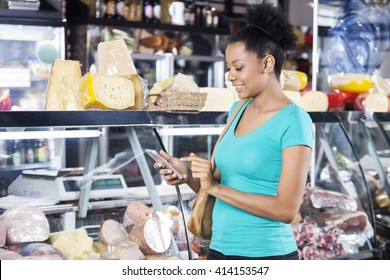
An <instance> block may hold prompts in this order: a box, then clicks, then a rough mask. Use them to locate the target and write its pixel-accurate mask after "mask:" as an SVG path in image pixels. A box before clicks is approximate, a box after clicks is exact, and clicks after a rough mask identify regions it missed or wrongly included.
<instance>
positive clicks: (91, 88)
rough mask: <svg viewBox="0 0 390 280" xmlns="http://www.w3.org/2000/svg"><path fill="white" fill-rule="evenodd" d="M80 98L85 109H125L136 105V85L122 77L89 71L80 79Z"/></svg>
mask: <svg viewBox="0 0 390 280" xmlns="http://www.w3.org/2000/svg"><path fill="white" fill-rule="evenodd" d="M79 99H80V104H82V106H83V108H85V109H87V108H100V109H112V110H124V109H127V108H129V107H131V106H134V100H135V92H134V86H133V83H132V82H131V81H130V80H128V79H125V78H122V77H118V76H110V75H105V74H98V73H96V74H92V73H87V74H85V75H84V76H83V77H82V78H81V80H80V89H79Z"/></svg>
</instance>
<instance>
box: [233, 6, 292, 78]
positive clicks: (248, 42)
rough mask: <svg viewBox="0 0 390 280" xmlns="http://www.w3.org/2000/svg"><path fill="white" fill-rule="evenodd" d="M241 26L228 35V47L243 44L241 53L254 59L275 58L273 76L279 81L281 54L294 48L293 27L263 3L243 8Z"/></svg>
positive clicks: (281, 62)
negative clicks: (252, 56) (243, 52)
mask: <svg viewBox="0 0 390 280" xmlns="http://www.w3.org/2000/svg"><path fill="white" fill-rule="evenodd" d="M245 22H246V26H244V27H242V28H241V29H239V30H238V31H237V32H236V33H235V34H234V35H232V37H231V38H230V39H229V43H230V44H232V43H242V44H244V46H245V49H246V50H247V51H248V52H251V53H254V54H256V55H257V57H258V58H263V57H264V56H265V55H267V54H271V55H272V56H273V57H274V58H275V74H276V77H277V78H278V79H279V76H280V73H281V71H282V66H283V63H284V56H285V51H287V50H290V49H294V48H295V46H296V42H297V37H296V35H295V33H294V31H293V26H292V25H291V24H290V22H289V21H288V20H287V18H286V16H285V15H283V13H282V11H281V10H280V9H278V8H277V7H275V6H274V5H273V4H271V3H269V2H267V1H263V2H262V3H261V4H253V5H249V6H247V12H246V15H245Z"/></svg>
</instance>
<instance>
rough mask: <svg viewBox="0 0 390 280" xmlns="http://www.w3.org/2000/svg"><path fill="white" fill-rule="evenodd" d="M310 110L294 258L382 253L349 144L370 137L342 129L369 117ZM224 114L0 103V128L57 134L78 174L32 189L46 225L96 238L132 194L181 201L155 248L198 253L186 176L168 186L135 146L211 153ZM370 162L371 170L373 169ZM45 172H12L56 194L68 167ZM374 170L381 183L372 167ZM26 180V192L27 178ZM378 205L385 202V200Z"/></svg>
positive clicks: (383, 240)
mask: <svg viewBox="0 0 390 280" xmlns="http://www.w3.org/2000/svg"><path fill="white" fill-rule="evenodd" d="M310 116H311V117H312V119H313V122H314V128H313V129H314V131H315V135H316V137H315V149H314V153H313V157H312V164H311V167H310V171H309V174H308V180H307V190H306V193H305V197H304V202H303V204H302V207H301V211H300V215H299V217H297V219H296V221H294V223H293V224H292V227H293V229H294V234H295V237H296V240H297V244H298V248H299V252H300V256H301V259H383V258H386V256H388V253H387V251H386V250H388V249H386V247H388V243H387V237H386V235H381V236H379V235H378V232H377V223H378V212H377V209H376V207H377V206H376V204H375V200H376V197H374V196H373V195H374V194H375V193H373V192H372V190H371V188H370V182H369V181H368V177H367V176H368V175H367V174H368V169H366V168H367V167H366V166H363V165H362V153H359V152H358V149H357V148H356V143H360V145H361V146H368V145H366V144H365V143H368V141H369V138H368V137H367V135H366V134H363V133H355V134H353V133H352V132H351V131H358V129H356V128H354V125H355V124H358V125H363V127H368V126H367V124H366V122H365V121H366V120H367V114H366V113H364V112H353V111H350V112H347V111H344V112H311V113H310ZM374 116H377V115H376V114H374ZM379 116H381V115H378V117H379ZM226 117H227V112H160V111H83V112H76V111H68V112H66V111H61V112H60V111H52V112H38V111H30V112H12V111H11V112H0V123H1V127H2V130H1V132H0V138H1V139H15V137H19V138H20V139H27V138H29V137H35V138H36V134H35V133H38V132H40V133H42V136H41V137H39V138H48V139H59V138H62V140H64V141H62V142H60V143H61V145H64V147H63V149H60V150H65V162H66V164H65V167H64V172H65V173H63V174H66V171H68V172H70V173H71V175H72V176H73V177H74V176H75V175H74V173H75V172H76V173H77V174H76V175H77V176H78V180H80V181H81V182H82V183H83V184H84V185H83V186H86V187H83V188H80V191H79V193H78V194H77V196H75V197H71V198H69V199H68V198H66V197H69V194H67V196H58V197H55V196H52V197H51V200H50V201H49V202H47V205H43V204H39V203H42V199H41V198H42V197H41V198H39V197H35V198H33V197H31V203H36V205H37V208H38V209H41V210H42V212H43V213H45V215H46V216H47V217H48V220H49V223H50V232H52V233H54V232H61V231H72V230H76V229H78V228H85V229H86V230H87V232H88V235H89V236H90V237H92V238H93V239H94V240H97V239H98V235H99V231H100V229H101V227H102V226H103V222H104V221H105V220H116V221H118V222H119V223H124V222H125V221H124V217H125V214H126V208H127V207H128V205H129V204H131V203H133V202H140V203H144V204H146V205H149V206H150V207H151V208H153V209H154V211H161V212H165V213H166V209H167V208H169V207H175V209H178V210H179V211H180V214H178V216H177V217H176V218H178V217H181V218H180V219H179V224H180V226H179V228H180V230H179V231H176V230H175V231H173V230H172V229H171V234H172V242H171V245H170V247H169V249H168V250H167V251H166V252H165V253H164V254H167V255H170V256H176V257H177V258H180V259H194V258H198V257H199V256H200V255H201V254H202V252H201V251H202V250H200V251H199V250H195V251H196V252H193V249H194V248H198V249H199V248H203V247H205V246H206V247H207V242H204V241H202V240H195V239H194V238H192V236H190V235H189V234H188V232H186V230H185V223H186V219H187V218H188V214H189V213H190V211H191V210H190V209H191V208H190V204H191V202H192V200H193V198H194V197H195V195H194V193H193V192H192V191H191V190H190V189H189V187H188V186H185V185H181V186H176V188H175V187H172V186H167V185H166V184H165V183H164V182H163V181H162V179H161V177H160V175H159V174H158V172H157V171H156V170H154V168H153V161H152V160H151V159H150V158H149V157H148V156H147V155H145V153H144V150H145V149H155V150H159V149H166V150H167V151H168V152H169V153H172V154H173V155H175V156H182V155H184V154H186V153H188V152H190V151H195V152H197V153H199V154H201V155H202V156H205V157H210V155H211V151H212V147H213V146H214V144H215V142H216V140H217V136H218V134H219V133H220V132H221V130H222V128H223V125H224V124H225V122H226ZM29 135H31V136H29ZM356 137H360V138H359V139H357V138H356ZM386 137H388V136H386ZM63 142H65V144H63ZM183 143H191V144H188V145H187V144H183ZM388 143H390V142H388ZM191 145H192V146H191ZM387 145H389V144H387ZM377 167H378V166H374V168H373V169H371V170H370V171H376V172H377V173H379V174H380V173H381V172H378V170H377ZM42 172H43V174H42ZM52 172H54V171H53V170H41V169H37V170H23V172H22V174H21V175H20V176H22V177H23V176H25V177H26V178H27V177H28V178H32V177H33V178H34V180H33V181H34V182H38V184H37V186H35V188H36V189H37V190H38V189H45V188H48V187H47V186H48V185H49V184H51V185H53V186H55V187H56V188H59V189H61V190H62V194H63V193H64V190H63V189H64V188H65V187H64V186H65V185H66V184H65V182H66V181H71V179H70V178H73V177H69V175H63V177H64V178H60V179H53V178H56V177H58V174H59V173H58V170H57V171H55V172H54V175H53V174H52ZM23 173H24V174H23ZM98 176H103V177H104V179H106V182H107V180H108V182H109V183H105V184H104V185H103V186H102V188H108V189H110V188H111V186H112V185H111V183H112V182H113V181H114V180H115V178H117V177H118V178H120V180H119V179H118V182H119V183H118V184H117V185H118V188H119V189H120V191H119V192H118V193H116V192H109V193H108V194H106V195H102V194H103V190H102V189H99V188H98V187H97V188H96V189H94V188H93V186H92V185H93V184H92V183H93V182H95V180H96V178H97V177H98ZM376 176H377V177H378V178H379V179H378V182H377V183H378V184H380V183H381V180H380V176H379V175H376ZM374 177H375V176H374ZM99 178H100V177H99ZM386 178H387V177H386ZM22 179H23V178H22ZM16 180H17V179H16ZM16 180H15V181H16ZM54 180H55V181H56V183H54V182H53V181H54ZM73 180H76V179H74V178H73ZM15 181H14V182H12V183H11V184H10V185H9V186H2V188H4V187H7V188H8V193H7V196H4V197H2V198H0V206H2V208H3V210H2V212H4V211H7V210H6V209H7V208H8V207H10V206H11V204H12V203H11V204H10V201H9V198H10V197H11V198H12V197H15V196H18V197H19V198H20V196H23V194H22V193H23V192H19V193H18V192H16V191H15V190H17V189H18V188H15V187H14V186H12V184H15ZM39 182H41V187H39V185H40V184H39ZM28 183H29V184H27V186H26V187H25V188H24V189H25V190H24V191H25V193H28V192H27V191H28V189H29V188H32V186H33V185H34V184H32V183H31V182H30V181H29V182H28ZM22 189H23V188H22ZM384 191H385V195H386V194H387V195H388V194H389V193H388V191H389V189H388V185H386V186H385V187H384ZM10 192H12V193H10ZM99 192H100V196H99ZM31 193H34V192H30V194H31ZM35 193H37V192H35ZM58 193H61V192H58ZM65 194H66V188H65ZM382 194H383V193H382ZM31 196H33V195H31ZM64 197H65V198H64ZM7 203H8V204H7ZM7 206H8V207H7ZM384 207H385V206H384ZM386 207H387V208H386V209H387V211H388V209H389V205H387V206H386ZM387 234H388V231H387ZM194 244H197V246H195V245H194ZM189 248H191V249H190V250H189ZM191 252H192V253H193V254H194V255H192V254H191ZM203 254H204V251H203Z"/></svg>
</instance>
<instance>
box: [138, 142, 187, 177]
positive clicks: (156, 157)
mask: <svg viewBox="0 0 390 280" xmlns="http://www.w3.org/2000/svg"><path fill="white" fill-rule="evenodd" d="M145 152H146V153H147V154H148V155H149V156H150V157H151V158H152V159H154V161H156V162H162V163H163V164H164V165H165V167H167V168H169V169H171V170H172V171H173V172H174V173H175V174H176V175H177V178H179V179H183V176H182V175H181V174H180V173H179V171H177V170H176V169H175V168H174V167H173V166H172V164H170V163H169V162H168V161H167V160H166V159H165V158H163V157H162V156H161V155H160V154H159V153H158V152H157V151H156V150H151V149H145Z"/></svg>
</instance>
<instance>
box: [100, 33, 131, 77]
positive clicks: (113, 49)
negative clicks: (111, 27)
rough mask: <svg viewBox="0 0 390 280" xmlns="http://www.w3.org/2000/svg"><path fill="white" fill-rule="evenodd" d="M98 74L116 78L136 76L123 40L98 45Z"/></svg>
mask: <svg viewBox="0 0 390 280" xmlns="http://www.w3.org/2000/svg"><path fill="white" fill-rule="evenodd" d="M98 73H101V74H107V75H118V76H125V75H131V74H137V70H136V68H135V66H134V62H133V60H132V58H131V56H130V51H129V49H128V48H127V46H126V43H125V41H124V40H123V39H119V40H113V41H108V42H100V43H99V44H98Z"/></svg>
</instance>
